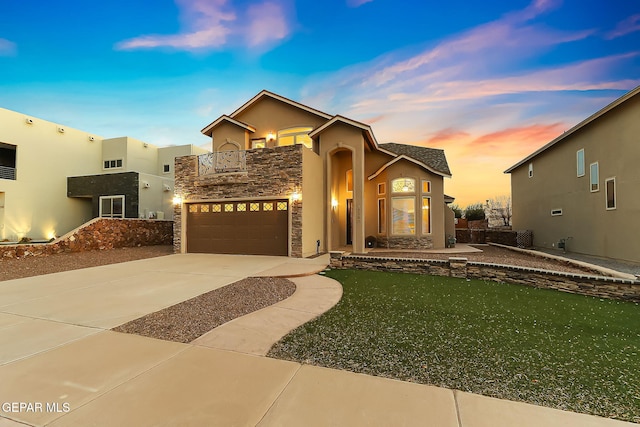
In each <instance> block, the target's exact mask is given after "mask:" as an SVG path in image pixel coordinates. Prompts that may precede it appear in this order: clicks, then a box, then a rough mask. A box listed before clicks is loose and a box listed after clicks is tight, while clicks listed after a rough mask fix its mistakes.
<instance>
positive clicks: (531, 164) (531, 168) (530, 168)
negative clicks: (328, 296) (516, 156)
mask: <svg viewBox="0 0 640 427" xmlns="http://www.w3.org/2000/svg"><path fill="white" fill-rule="evenodd" d="M529 178H533V163H529Z"/></svg>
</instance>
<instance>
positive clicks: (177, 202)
mask: <svg viewBox="0 0 640 427" xmlns="http://www.w3.org/2000/svg"><path fill="white" fill-rule="evenodd" d="M173 204H174V205H181V204H182V197H180V196H178V195H176V196H174V197H173Z"/></svg>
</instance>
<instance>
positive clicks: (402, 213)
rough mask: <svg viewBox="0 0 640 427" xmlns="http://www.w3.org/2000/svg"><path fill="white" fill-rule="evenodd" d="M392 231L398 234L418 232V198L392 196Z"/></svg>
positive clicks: (412, 234) (411, 234)
mask: <svg viewBox="0 0 640 427" xmlns="http://www.w3.org/2000/svg"><path fill="white" fill-rule="evenodd" d="M391 232H392V233H393V234H394V235H398V236H414V235H415V234H416V198H415V197H413V196H411V197H392V198H391Z"/></svg>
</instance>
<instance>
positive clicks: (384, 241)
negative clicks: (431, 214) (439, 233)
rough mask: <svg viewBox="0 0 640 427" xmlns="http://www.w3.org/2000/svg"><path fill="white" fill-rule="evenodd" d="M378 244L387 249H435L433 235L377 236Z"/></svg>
mask: <svg viewBox="0 0 640 427" xmlns="http://www.w3.org/2000/svg"><path fill="white" fill-rule="evenodd" d="M377 239H378V240H377V246H378V247H379V248H387V249H433V239H432V238H431V237H385V236H379V237H377Z"/></svg>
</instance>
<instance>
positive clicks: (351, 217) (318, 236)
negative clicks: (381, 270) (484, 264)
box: [174, 91, 455, 257]
mask: <svg viewBox="0 0 640 427" xmlns="http://www.w3.org/2000/svg"><path fill="white" fill-rule="evenodd" d="M202 133H204V134H205V135H207V136H209V137H211V138H212V141H213V153H211V154H207V155H202V156H186V157H181V158H178V159H176V195H177V196H178V197H179V198H180V199H181V202H180V203H178V204H177V205H176V208H175V219H176V224H175V227H174V231H175V234H174V242H175V246H176V251H178V252H212V253H237V254H270V255H285V256H286V255H288V256H294V257H306V256H310V255H312V254H315V253H317V252H324V251H331V250H340V249H348V250H350V251H352V252H354V253H363V252H365V250H366V248H368V247H373V246H374V245H377V246H378V247H389V248H442V247H445V241H446V236H447V235H454V234H455V232H454V224H453V222H454V215H453V212H452V211H451V209H449V207H448V206H447V205H446V203H445V195H444V191H443V187H444V178H447V177H450V176H451V173H450V171H449V166H448V164H447V160H446V158H445V155H444V151H442V150H436V149H430V148H425V147H417V146H409V145H402V144H394V143H389V144H380V143H378V141H377V140H376V137H375V136H374V134H373V131H372V130H371V127H370V126H368V125H366V124H364V123H360V122H357V121H355V120H352V119H349V118H346V117H343V116H340V115H331V114H327V113H324V112H322V111H318V110H316V109H314V108H311V107H309V106H306V105H303V104H301V103H298V102H295V101H293V100H290V99H288V98H285V97H283V96H280V95H277V94H275V93H271V92H268V91H262V92H260V93H259V94H257V95H256V96H254V97H253V98H252V99H250V100H249V101H248V102H246V103H245V104H244V105H242V106H241V107H240V108H238V109H237V110H235V111H234V112H233V113H231V114H229V115H222V116H220V117H219V118H218V119H216V120H215V121H213V122H212V123H211V124H209V125H208V126H206V127H205V128H204V129H203V130H202ZM451 201H452V199H451V198H447V202H451Z"/></svg>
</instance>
